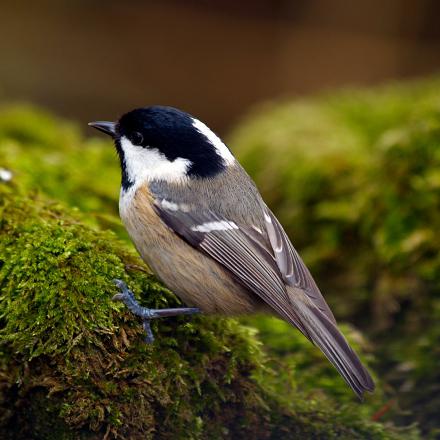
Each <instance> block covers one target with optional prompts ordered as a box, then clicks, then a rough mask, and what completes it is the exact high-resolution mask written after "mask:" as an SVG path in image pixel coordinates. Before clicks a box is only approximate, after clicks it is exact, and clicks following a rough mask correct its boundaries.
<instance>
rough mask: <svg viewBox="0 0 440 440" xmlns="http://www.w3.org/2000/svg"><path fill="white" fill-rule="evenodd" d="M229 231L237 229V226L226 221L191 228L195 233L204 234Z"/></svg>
mask: <svg viewBox="0 0 440 440" xmlns="http://www.w3.org/2000/svg"><path fill="white" fill-rule="evenodd" d="M231 229H238V226H237V225H236V224H235V223H234V222H228V221H226V220H222V221H218V222H207V223H202V224H201V225H196V226H193V227H192V228H191V230H193V231H195V232H205V233H209V232H212V231H229V230H231Z"/></svg>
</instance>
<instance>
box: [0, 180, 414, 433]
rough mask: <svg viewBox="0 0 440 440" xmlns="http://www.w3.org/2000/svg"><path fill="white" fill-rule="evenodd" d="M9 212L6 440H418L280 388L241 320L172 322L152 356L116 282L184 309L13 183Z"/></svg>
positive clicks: (4, 288)
mask: <svg viewBox="0 0 440 440" xmlns="http://www.w3.org/2000/svg"><path fill="white" fill-rule="evenodd" d="M0 213H1V215H0V218H1V220H0V292H1V295H0V323H1V326H0V337H1V341H2V344H1V352H0V360H1V362H0V367H1V368H0V396H1V398H0V409H1V411H0V413H1V414H2V416H1V417H0V434H1V436H2V438H29V437H32V438H41V439H46V438H66V439H69V438H102V437H103V436H105V435H106V434H107V435H108V436H110V437H111V438H112V437H116V436H125V437H129V438H134V439H136V438H143V439H144V438H182V439H183V438H185V439H186V438H225V437H226V438H237V437H243V436H244V437H246V438H255V439H259V438H283V437H284V438H291V437H292V436H299V437H301V438H326V439H327V438H347V439H348V438H367V437H368V438H377V439H388V438H390V439H391V438H416V437H415V435H416V434H414V433H411V432H408V433H406V434H405V435H403V434H402V435H400V434H397V433H396V432H394V431H393V430H390V429H386V428H385V427H384V426H382V425H380V424H378V423H374V422H371V421H369V420H368V418H366V417H363V416H362V415H359V414H358V408H359V405H360V404H359V403H353V402H351V403H350V404H344V406H343V407H341V408H336V406H335V404H334V402H333V401H332V400H331V398H330V397H327V398H325V397H323V398H322V399H321V398H320V399H313V398H311V396H310V395H308V394H306V393H304V392H303V391H301V390H300V389H299V388H298V387H297V386H296V385H295V383H296V378H293V379H292V377H293V376H292V377H291V378H290V379H289V383H287V381H286V382H285V385H284V386H283V385H282V382H283V381H285V379H284V378H282V377H281V378H278V377H277V373H276V371H274V370H271V369H270V368H269V365H270V364H269V363H268V361H267V359H266V357H265V356H264V354H263V353H262V351H261V347H260V343H259V342H258V339H257V338H256V335H255V331H254V330H252V329H250V328H247V327H244V326H242V325H240V324H239V323H238V322H237V321H235V320H228V319H221V318H216V317H212V318H208V317H194V318H193V319H190V320H189V319H167V320H162V321H160V322H157V323H154V331H155V332H156V334H157V341H156V343H155V344H154V345H152V346H148V345H145V344H144V343H143V340H142V329H141V326H140V325H139V322H138V321H137V320H136V319H135V318H134V317H133V316H131V315H130V314H129V313H127V312H126V311H125V309H124V307H123V306H121V305H119V304H115V303H113V302H112V301H111V299H110V298H111V297H112V295H113V294H114V293H115V291H116V290H115V287H114V286H113V284H112V282H111V281H112V279H113V278H122V279H124V280H125V281H126V282H127V283H128V284H129V285H130V287H131V288H132V289H133V290H134V292H135V293H136V294H137V295H140V293H141V292H143V295H142V298H143V301H144V303H145V304H146V305H149V306H155V307H164V306H172V305H176V304H178V300H177V299H176V298H175V297H174V295H172V294H171V293H170V292H169V291H168V290H167V289H165V288H164V287H162V286H161V285H160V284H159V283H158V282H157V281H156V280H155V279H154V278H153V277H152V276H151V275H149V274H148V270H147V269H146V268H145V266H143V264H142V263H141V262H140V261H139V259H138V258H137V257H136V256H135V255H134V254H133V252H132V251H130V250H128V249H127V245H126V244H124V243H122V242H120V241H118V239H117V238H116V236H115V235H114V234H113V233H112V232H109V231H106V232H102V231H99V230H96V229H93V228H91V227H90V226H88V225H86V224H84V223H83V221H82V217H83V215H82V214H80V213H79V212H73V211H71V210H69V209H66V208H65V207H63V206H61V205H60V204H59V203H56V202H53V201H51V200H49V199H47V198H46V197H44V196H43V195H38V194H33V195H28V194H26V193H23V192H22V191H20V190H19V189H18V188H16V187H15V186H11V185H5V184H1V185H0ZM294 374H295V372H294V371H293V370H292V375H294ZM280 390H283V391H282V392H280ZM413 436H414V437H413Z"/></svg>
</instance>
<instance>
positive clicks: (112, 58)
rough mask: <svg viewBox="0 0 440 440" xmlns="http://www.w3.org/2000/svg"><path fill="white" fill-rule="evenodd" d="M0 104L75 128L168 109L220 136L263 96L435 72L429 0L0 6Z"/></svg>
mask: <svg viewBox="0 0 440 440" xmlns="http://www.w3.org/2000/svg"><path fill="white" fill-rule="evenodd" d="M0 15H1V28H0V53H1V61H0V100H1V101H11V100H14V101H16V100H22V101H31V102H35V103H37V104H40V105H43V106H46V107H48V108H49V109H51V110H53V111H55V112H57V113H59V114H61V115H64V116H67V117H71V118H74V119H79V120H81V121H82V122H85V121H88V120H95V119H107V118H110V119H112V118H115V117H116V116H117V115H119V114H120V113H122V112H124V111H126V110H128V109H130V108H132V107H134V106H142V105H150V104H168V105H174V106H177V107H181V108H183V109H185V110H187V111H190V112H192V113H195V114H197V115H199V117H201V118H202V119H203V120H205V121H207V122H208V123H209V124H211V125H213V126H214V127H215V128H216V129H218V130H219V131H220V132H224V131H225V130H227V129H229V128H230V127H231V126H232V125H233V124H234V123H235V122H236V121H237V119H238V118H239V117H240V116H241V115H243V114H244V113H245V112H246V111H247V110H248V109H249V107H250V106H252V105H253V104H255V103H257V102H259V101H262V100H267V99H274V98H278V97H285V96H296V95H304V94H310V93H315V92H317V91H320V90H326V89H330V88H335V87H340V86H347V85H363V84H365V85H369V84H376V83H381V82H384V81H387V80H391V79H399V78H408V77H414V76H420V75H426V74H429V73H433V72H435V71H438V70H439V68H440V25H439V22H440V2H438V1H435V0H407V1H403V0H387V1H379V0H373V1H371V0H369V1H367V0H365V1H355V2H350V1H346V0H327V1H326V0H308V1H307V0H302V1H287V0H277V1H265V0H252V1H251V0H244V1H243V0H241V1H233V0H223V1H217V2H213V1H202V0H192V1H177V0H174V1H172V0H162V1H160V2H158V1H156V2H152V1H135V0H132V1H111V0H107V1H98V0H95V1H93V0H87V1H86V0H76V1H60V0H58V1H49V0H42V1H38V2H30V1H28V2H12V1H9V2H6V1H3V2H1V8H0Z"/></svg>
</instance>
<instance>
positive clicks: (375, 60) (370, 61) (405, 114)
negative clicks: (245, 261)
mask: <svg viewBox="0 0 440 440" xmlns="http://www.w3.org/2000/svg"><path fill="white" fill-rule="evenodd" d="M1 15H2V20H3V26H2V28H1V29H0V37H1V38H0V50H1V53H2V63H1V66H0V99H1V107H2V109H1V112H0V168H2V169H7V170H11V171H12V172H13V181H14V182H18V183H19V185H20V187H21V188H22V190H24V191H39V192H42V193H44V194H45V195H47V196H49V197H50V198H53V199H55V200H58V201H61V202H63V203H64V204H65V205H68V206H70V207H75V208H78V209H79V210H80V211H81V212H84V213H86V215H85V216H84V217H83V220H84V221H86V222H88V223H89V224H90V225H91V226H92V227H98V228H102V229H111V230H113V231H115V232H116V234H117V235H119V236H120V237H121V238H122V239H124V240H127V235H126V233H125V231H124V230H123V228H122V226H121V224H120V223H119V220H118V217H117V197H118V188H119V179H120V177H119V169H118V164H117V161H116V156H115V154H114V152H113V149H112V147H111V145H110V143H109V142H108V141H107V140H106V139H102V138H96V137H94V136H95V133H90V132H88V131H86V128H85V122H86V121H89V120H95V119H115V118H116V117H117V116H118V115H119V114H120V113H122V112H124V111H126V110H127V109H130V108H132V107H134V106H138V105H150V104H166V105H174V106H178V107H181V108H183V109H185V110H187V111H190V112H192V113H194V114H196V115H197V116H198V117H200V118H201V119H203V120H205V121H206V122H207V123H209V124H210V125H211V126H212V127H213V128H214V129H216V130H217V131H218V132H219V133H221V134H223V135H224V137H225V139H226V140H227V143H228V145H229V146H230V147H231V149H232V150H233V152H234V153H235V154H236V155H237V156H238V158H239V159H240V161H241V162H242V164H243V165H244V166H245V168H246V169H247V171H248V172H249V173H250V174H251V176H252V177H253V178H254V179H255V180H256V183H257V185H258V187H259V188H260V190H261V192H262V194H263V196H264V198H265V200H266V201H267V203H268V205H269V206H270V207H271V208H272V209H273V210H274V211H275V213H276V214H277V215H278V216H279V218H280V220H281V222H282V223H283V225H284V226H285V227H286V231H287V232H288V234H289V236H290V237H291V239H292V241H293V243H294V245H295V246H296V247H297V249H298V250H299V251H300V253H301V255H302V256H303V258H304V259H305V261H306V263H307V264H308V266H309V267H310V269H311V272H312V274H313V275H314V277H315V278H316V280H317V282H318V285H319V286H320V287H321V290H322V291H323V292H324V295H325V296H326V298H327V299H328V302H329V303H330V305H331V307H332V309H333V310H334V312H335V315H336V317H337V318H338V320H339V321H340V322H342V323H343V328H344V330H345V332H346V333H347V334H348V335H349V338H350V340H351V341H352V343H353V344H354V345H356V346H358V347H359V349H360V350H361V351H362V353H363V355H364V359H366V361H367V363H368V364H369V365H370V367H371V369H372V371H373V372H374V373H375V375H376V377H377V378H378V390H377V393H376V395H375V396H374V397H372V398H371V399H367V402H366V404H365V405H364V406H363V407H361V408H363V409H359V412H360V413H361V414H362V416H364V417H365V418H366V419H371V418H373V420H377V421H380V422H383V423H385V424H391V423H392V424H394V425H396V426H400V427H408V426H413V425H414V426H417V427H418V428H419V429H420V431H421V433H422V436H423V437H426V438H437V437H438V436H439V435H440V431H439V430H440V427H439V426H440V425H439V420H438V419H439V414H440V351H439V350H440V349H439V342H440V327H439V324H438V322H439V321H440V296H439V294H440V259H439V258H440V257H439V250H440V239H439V238H438V230H439V227H440V171H439V170H440V168H439V166H440V79H439V77H438V76H436V75H435V73H436V72H439V68H440V27H439V26H438V20H437V18H438V16H439V15H440V4H439V3H438V2H435V1H429V0H423V1H416V0H408V1H398V0H393V1H390V2H386V3H385V4H384V3H383V2H378V1H376V0H375V1H372V2H366V1H360V2H356V3H347V2H343V1H342V0H341V1H335V2H332V3H330V2H326V1H324V0H314V1H310V2H306V1H298V2H293V1H273V2H269V1H262V0H260V1H257V2H250V1H244V2H240V3H238V2H232V1H226V2H208V1H196V0H193V1H189V2H181V1H164V2H160V3H158V2H157V3H153V2H140V1H130V2H115V1H108V2H102V1H93V2H85V1H76V2H71V3H69V2H52V1H48V0H45V1H42V2H39V3H38V5H37V4H36V3H30V2H28V3H27V4H26V3H25V2H23V3H12V2H9V3H7V4H6V3H5V4H3V5H2V8H1ZM421 75H423V76H424V77H423V78H418V79H417V80H415V79H414V78H413V77H420V76H421ZM397 80H399V81H397ZM384 82H386V83H387V84H386V85H381V84H382V83H384ZM366 86H368V88H367V87H366ZM334 88H338V89H342V90H339V91H333V90H332V89H334ZM306 95H307V96H306ZM310 95H312V96H310ZM41 108H45V109H46V110H41ZM54 115H57V116H54ZM60 116H61V117H63V118H61V117H60ZM85 158H86V160H85ZM242 322H243V323H244V324H246V325H249V326H251V327H255V328H257V329H258V330H259V338H260V339H261V340H262V342H263V343H264V345H263V346H264V350H265V351H266V354H267V356H268V359H269V362H270V365H271V368H272V369H273V371H275V374H276V375H278V376H280V377H281V376H286V377H284V378H283V380H279V382H277V381H275V380H274V387H275V388H276V387H277V386H279V387H280V389H279V392H280V394H282V393H283V392H284V391H285V390H284V388H282V386H284V385H285V383H288V382H289V380H290V379H289V374H290V373H289V369H290V370H291V371H296V372H297V373H296V381H297V382H298V381H299V383H297V385H296V386H297V387H299V389H301V390H302V391H305V392H306V393H311V394H310V395H312V396H314V397H315V398H317V399H320V398H325V399H327V398H329V399H335V400H332V402H337V403H338V404H340V405H349V404H350V402H352V396H351V394H350V391H349V390H347V389H346V387H345V385H344V383H343V382H342V381H339V380H338V379H337V375H336V373H335V372H334V371H333V370H332V368H331V367H330V366H329V365H328V364H327V363H326V362H325V361H324V360H323V359H322V357H321V356H320V355H319V354H318V353H317V351H316V350H314V349H313V347H311V346H310V345H309V344H308V343H307V341H305V340H303V339H301V338H299V337H298V335H297V332H295V331H294V330H293V329H290V328H289V327H288V326H287V325H285V324H284V323H282V322H281V321H278V320H275V319H272V318H268V317H250V318H243V320H242ZM286 366H287V367H286ZM301 381H303V382H302V383H301ZM283 384H284V385H283ZM408 438H409V437H408Z"/></svg>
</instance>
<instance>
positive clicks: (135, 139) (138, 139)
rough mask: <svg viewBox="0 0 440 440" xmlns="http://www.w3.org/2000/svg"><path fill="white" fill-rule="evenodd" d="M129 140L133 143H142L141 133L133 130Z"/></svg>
mask: <svg viewBox="0 0 440 440" xmlns="http://www.w3.org/2000/svg"><path fill="white" fill-rule="evenodd" d="M131 141H132V142H133V144H134V145H142V142H143V141H144V137H143V136H142V133H139V132H138V131H135V132H134V133H133V134H132V136H131Z"/></svg>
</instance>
